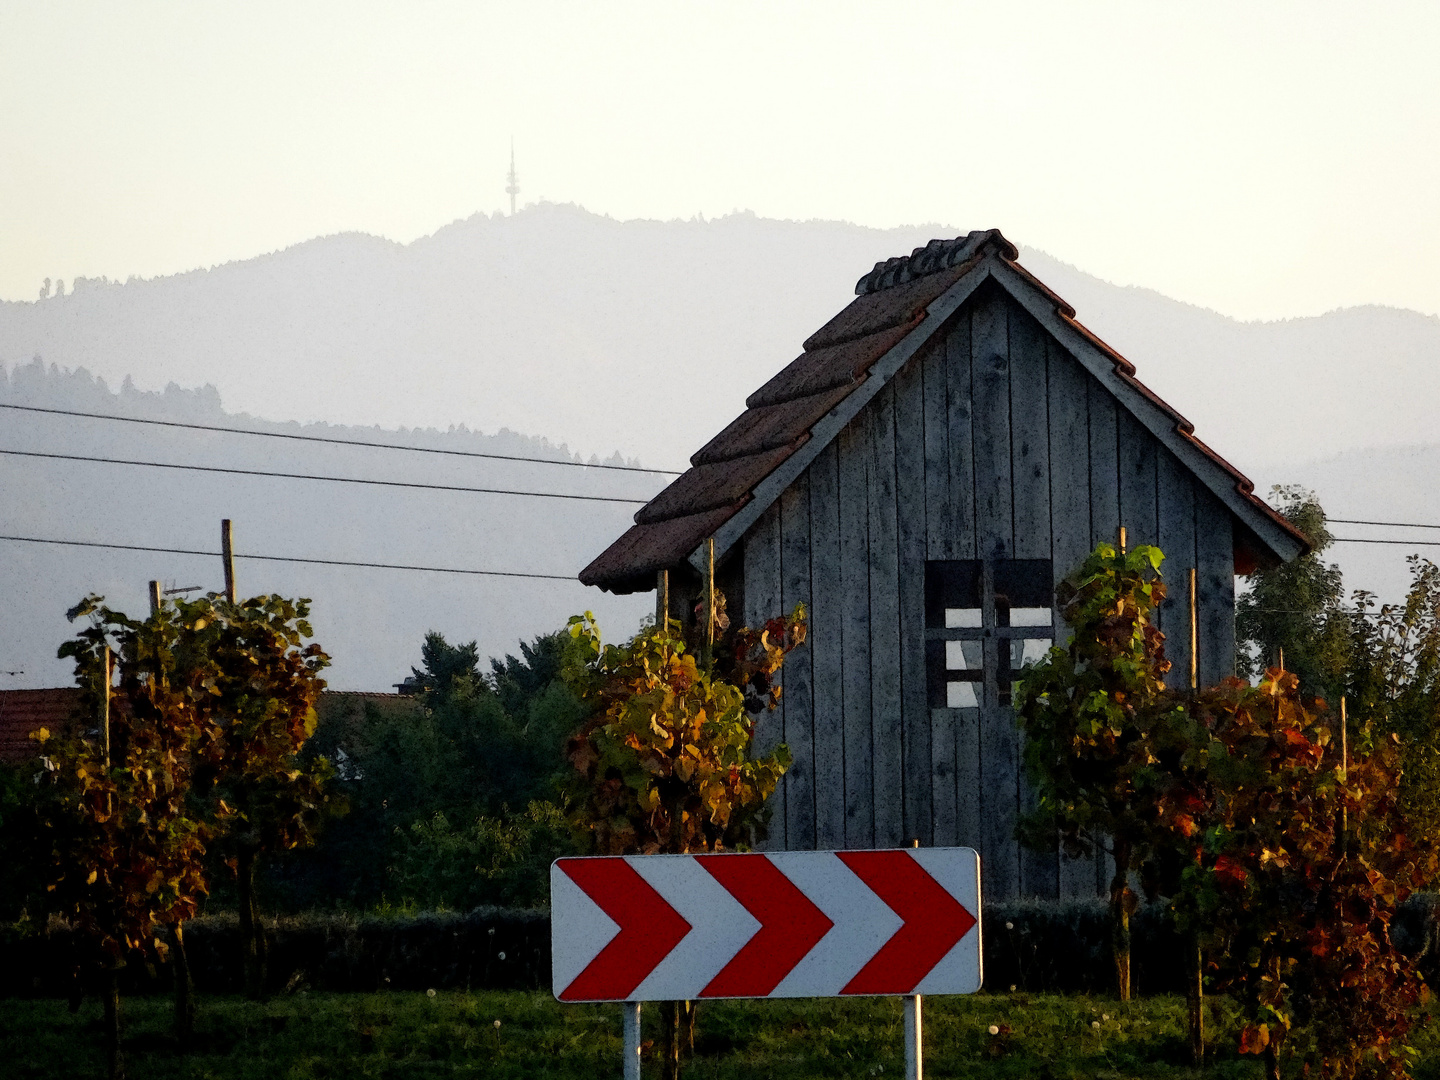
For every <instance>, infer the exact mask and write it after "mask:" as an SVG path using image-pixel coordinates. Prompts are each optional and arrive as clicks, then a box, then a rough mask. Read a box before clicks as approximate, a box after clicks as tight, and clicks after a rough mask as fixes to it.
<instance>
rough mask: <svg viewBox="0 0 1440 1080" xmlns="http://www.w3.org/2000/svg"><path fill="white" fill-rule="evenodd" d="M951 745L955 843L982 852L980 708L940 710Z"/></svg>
mask: <svg viewBox="0 0 1440 1080" xmlns="http://www.w3.org/2000/svg"><path fill="white" fill-rule="evenodd" d="M937 711H943V712H945V713H947V714H948V715H949V717H950V719H951V724H952V738H953V741H954V745H955V766H954V768H955V790H956V797H955V842H956V843H957V844H960V845H962V846H964V847H971V848H974V849H975V850H976V851H979V852H982V853H983V852H984V849H985V837H984V829H983V828H982V825H981V822H982V820H983V818H982V814H983V803H982V799H981V792H982V790H983V779H984V778H983V777H982V775H981V771H980V710H979V709H944V710H937Z"/></svg>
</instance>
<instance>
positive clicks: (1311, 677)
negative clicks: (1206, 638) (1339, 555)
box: [1235, 485, 1351, 699]
mask: <svg viewBox="0 0 1440 1080" xmlns="http://www.w3.org/2000/svg"><path fill="white" fill-rule="evenodd" d="M1270 494H1271V502H1272V503H1273V504H1274V505H1275V507H1276V509H1277V510H1279V511H1280V513H1281V514H1283V515H1284V516H1285V517H1286V519H1287V520H1289V522H1290V523H1291V524H1292V525H1294V526H1295V527H1296V528H1297V529H1299V530H1300V532H1302V533H1303V534H1304V535H1305V537H1306V538H1307V539H1308V540H1309V541H1310V544H1311V550H1310V551H1309V552H1308V553H1307V554H1305V555H1301V556H1300V557H1299V558H1298V559H1295V560H1293V561H1291V562H1287V563H1281V564H1280V565H1278V566H1275V567H1272V568H1269V569H1263V570H1257V571H1255V573H1253V574H1252V575H1250V588H1249V590H1248V591H1246V592H1245V593H1243V594H1242V595H1241V596H1240V598H1239V600H1238V601H1237V602H1236V607H1235V636H1236V638H1237V639H1238V644H1239V646H1240V647H1239V649H1238V650H1237V654H1236V671H1237V674H1239V675H1240V676H1242V677H1244V678H1248V679H1252V680H1254V679H1259V678H1260V677H1261V676H1262V675H1263V674H1264V672H1265V670H1266V669H1267V668H1269V667H1271V666H1273V665H1274V664H1275V663H1276V661H1277V658H1278V655H1279V650H1280V649H1283V650H1284V651H1285V670H1287V671H1289V672H1291V673H1292V674H1294V675H1296V676H1298V677H1299V679H1300V686H1301V688H1302V690H1303V691H1304V692H1305V693H1308V694H1318V695H1319V696H1321V697H1324V698H1326V699H1330V698H1336V697H1338V696H1339V694H1340V693H1341V692H1342V690H1343V687H1344V684H1345V679H1346V670H1347V668H1348V666H1349V663H1350V655H1349V654H1350V649H1351V642H1350V629H1351V620H1350V618H1349V616H1348V614H1347V612H1346V611H1345V594H1344V583H1343V581H1342V579H1341V575H1340V567H1339V566H1337V565H1336V564H1335V563H1327V562H1325V561H1324V559H1323V557H1322V556H1323V554H1324V552H1325V551H1326V549H1327V548H1329V546H1330V545H1331V543H1332V542H1333V541H1334V537H1333V536H1332V535H1331V533H1330V530H1329V528H1328V527H1327V526H1326V523H1325V511H1324V509H1323V508H1322V507H1321V505H1320V503H1319V500H1317V499H1316V497H1315V494H1314V493H1313V492H1310V491H1306V490H1305V489H1304V488H1301V487H1296V486H1293V485H1291V486H1286V487H1279V486H1277V487H1274V488H1272V489H1271V493H1270Z"/></svg>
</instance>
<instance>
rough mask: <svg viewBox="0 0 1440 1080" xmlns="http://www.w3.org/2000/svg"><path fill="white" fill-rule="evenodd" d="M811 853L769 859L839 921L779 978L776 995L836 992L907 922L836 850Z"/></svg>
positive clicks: (831, 916)
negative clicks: (822, 854) (820, 856)
mask: <svg viewBox="0 0 1440 1080" xmlns="http://www.w3.org/2000/svg"><path fill="white" fill-rule="evenodd" d="M825 854H827V855H829V852H826V853H825ZM809 855H810V853H809V852H801V851H789V852H777V853H775V854H773V855H771V856H770V858H771V861H773V862H774V863H775V866H776V869H778V870H779V871H780V872H781V873H782V874H784V875H785V876H786V877H788V878H789V879H790V880H791V881H793V882H794V883H795V884H796V885H797V886H799V888H800V891H801V892H803V893H804V894H805V895H806V896H807V897H809V898H810V900H811V901H812V902H813V903H814V904H815V906H816V907H818V908H819V909H820V910H821V911H823V912H824V913H825V916H826V917H827V918H828V919H829V920H830V921H831V922H833V923H834V924H835V925H834V926H832V927H831V928H830V931H829V933H827V934H826V935H825V936H824V937H823V938H821V939H820V941H819V942H818V943H817V944H816V945H815V947H814V948H813V949H811V950H810V952H809V953H807V954H806V955H805V956H804V958H803V959H801V961H800V962H799V963H798V964H796V965H795V967H794V968H792V969H791V971H790V974H788V975H786V976H785V978H784V979H782V980H781V981H780V985H779V986H777V987H776V988H775V992H774V994H772V995H771V996H772V997H836V996H838V995H839V993H840V991H841V990H842V989H843V988H844V987H845V985H846V984H847V983H848V982H849V981H850V980H851V979H853V978H854V977H855V974H856V972H858V971H859V970H860V969H861V968H862V967H864V966H865V961H867V960H869V959H870V957H872V956H874V955H875V954H876V953H877V952H879V951H880V946H882V945H884V944H885V942H887V941H889V940H890V938H891V937H893V936H894V934H895V931H896V930H899V929H900V927H901V926H902V925H904V922H905V920H904V919H902V918H900V916H899V915H896V914H895V912H893V911H891V910H890V908H889V907H888V906H887V905H886V903H885V901H884V900H881V899H880V897H878V896H876V895H875V894H874V893H873V892H871V891H870V890H869V889H867V888H865V886H864V883H863V882H861V881H860V879H859V878H857V877H856V876H855V872H854V871H853V870H851V869H850V868H849V867H848V866H846V865H845V864H844V863H843V862H841V861H840V860H839V859H837V858H836V857H835V856H834V855H830V857H829V858H826V859H815V858H810V857H808V856H809Z"/></svg>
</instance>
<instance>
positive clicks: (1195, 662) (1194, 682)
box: [1189, 566, 1200, 693]
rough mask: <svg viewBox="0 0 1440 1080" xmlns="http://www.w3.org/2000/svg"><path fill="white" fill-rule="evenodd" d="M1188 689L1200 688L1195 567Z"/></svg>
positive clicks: (1191, 574)
mask: <svg viewBox="0 0 1440 1080" xmlns="http://www.w3.org/2000/svg"><path fill="white" fill-rule="evenodd" d="M1189 576H1190V690H1191V692H1192V693H1193V692H1194V691H1196V690H1198V689H1200V605H1199V603H1198V602H1197V600H1196V590H1195V567H1193V566H1192V567H1191V568H1190V575H1189Z"/></svg>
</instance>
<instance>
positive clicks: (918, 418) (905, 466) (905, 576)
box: [895, 358, 934, 847]
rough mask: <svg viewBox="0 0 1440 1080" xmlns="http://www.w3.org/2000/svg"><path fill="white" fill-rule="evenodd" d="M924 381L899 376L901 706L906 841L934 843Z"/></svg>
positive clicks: (914, 375)
mask: <svg viewBox="0 0 1440 1080" xmlns="http://www.w3.org/2000/svg"><path fill="white" fill-rule="evenodd" d="M924 420H925V383H924V370H923V364H922V362H921V360H919V359H918V358H917V359H916V360H913V361H911V362H910V364H908V365H907V366H906V367H904V368H902V369H901V371H900V372H899V374H897V375H896V376H895V494H896V506H897V510H896V525H897V536H898V541H899V561H898V568H899V587H900V613H899V614H900V618H899V632H900V707H901V717H902V730H903V737H902V741H901V762H902V770H901V772H902V778H903V781H904V793H905V797H904V810H905V814H904V821H903V827H902V835H903V839H905V840H919V841H920V843H921V844H923V845H925V846H927V847H928V846H930V845H931V844H933V843H934V821H933V817H932V807H931V796H930V787H931V783H930V772H931V760H930V707H929V702H928V701H927V700H926V683H925V551H926V538H925V533H926V526H925V520H926V514H925V492H926V488H927V485H926V482H925V462H926V454H925V423H924Z"/></svg>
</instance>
